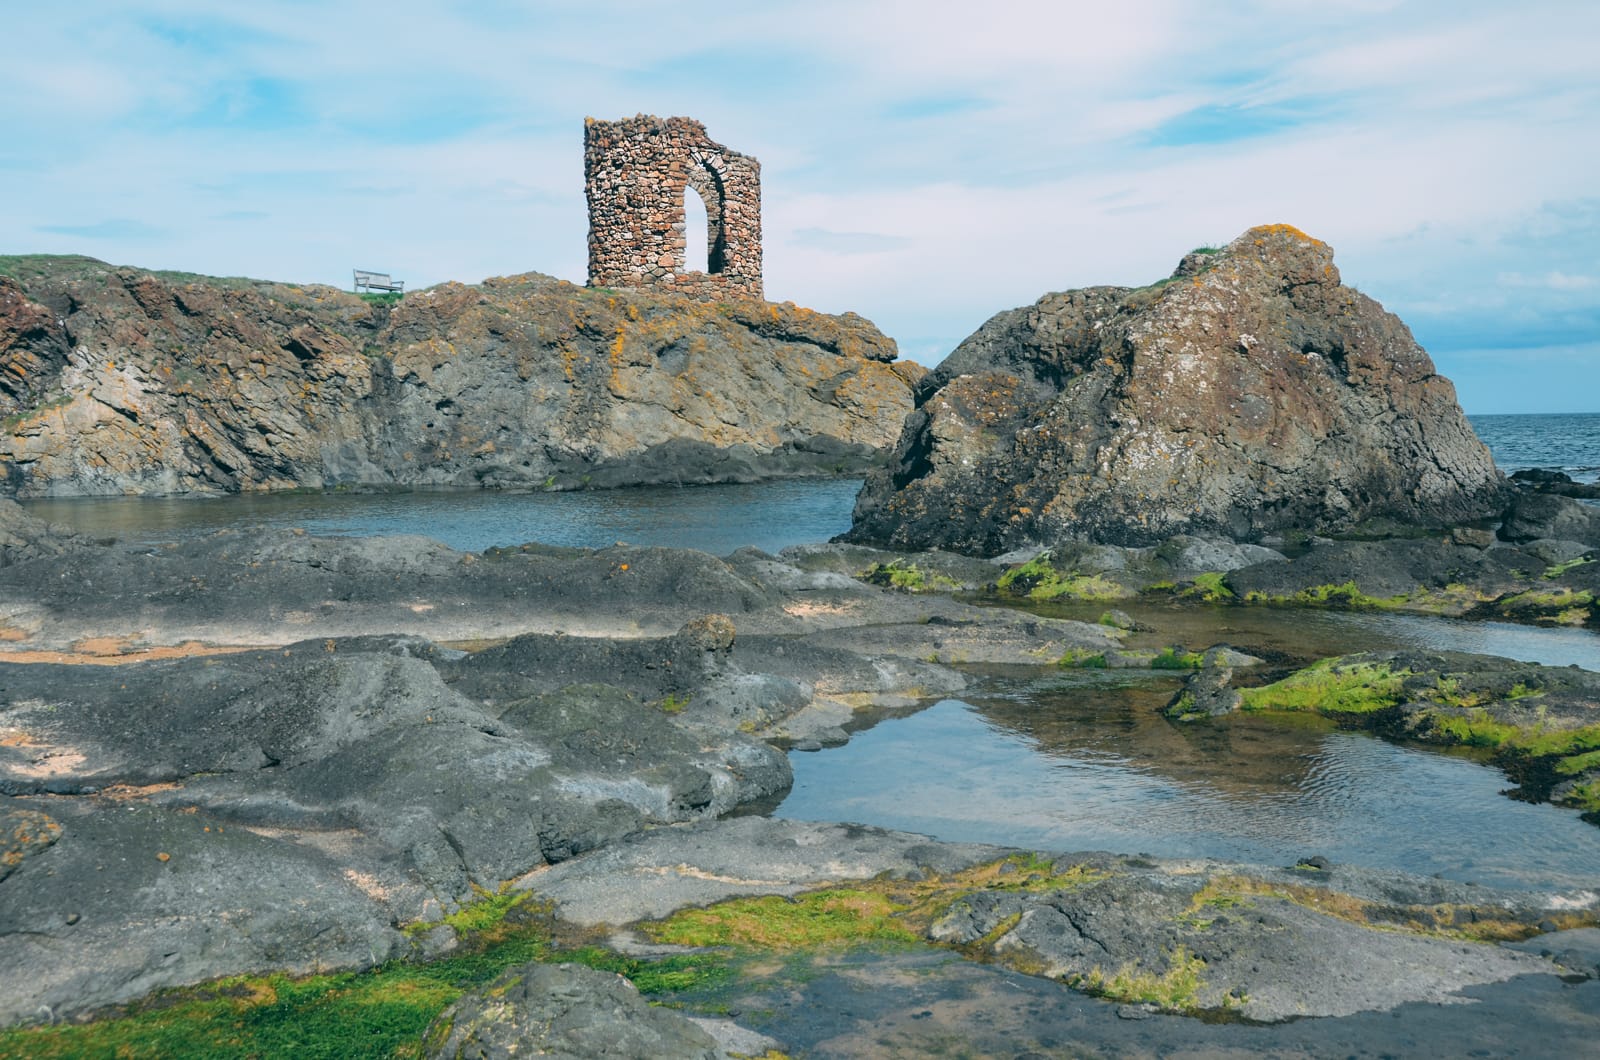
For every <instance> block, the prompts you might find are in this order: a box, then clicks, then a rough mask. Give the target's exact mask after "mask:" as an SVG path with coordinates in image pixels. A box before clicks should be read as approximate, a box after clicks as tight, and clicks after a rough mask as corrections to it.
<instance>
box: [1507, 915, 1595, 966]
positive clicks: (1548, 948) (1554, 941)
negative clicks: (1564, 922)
mask: <svg viewBox="0 0 1600 1060" xmlns="http://www.w3.org/2000/svg"><path fill="white" fill-rule="evenodd" d="M1552 927H1553V925H1552ZM1507 945H1509V946H1510V947H1511V948H1512V949H1514V950H1521V951H1522V952H1523V953H1536V954H1538V955H1540V956H1542V957H1549V958H1551V959H1553V960H1554V961H1555V962H1556V963H1557V964H1559V965H1561V966H1562V967H1563V968H1564V969H1566V970H1567V971H1569V972H1572V973H1573V974H1575V975H1582V976H1586V977H1588V978H1590V979H1600V928H1592V927H1588V928H1572V929H1569V930H1565V931H1562V930H1552V931H1549V932H1546V933H1544V934H1541V935H1536V936H1534V937H1533V938H1531V939H1524V940H1523V941H1521V942H1512V943H1507Z"/></svg>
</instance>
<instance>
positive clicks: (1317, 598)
mask: <svg viewBox="0 0 1600 1060" xmlns="http://www.w3.org/2000/svg"><path fill="white" fill-rule="evenodd" d="M1409 595H1410V594H1408V593H1401V594H1400V595H1398V596H1368V595H1367V594H1366V593H1363V592H1362V591H1361V587H1360V586H1358V585H1357V584H1356V583H1355V581H1354V580H1353V579H1352V580H1351V581H1347V582H1345V583H1344V584H1342V585H1313V586H1312V587H1310V588H1309V589H1302V590H1300V591H1299V592H1297V593H1295V594H1294V595H1293V596H1292V597H1290V599H1291V600H1292V601H1293V602H1295V603H1297V604H1310V605H1320V606H1325V607H1351V608H1362V609H1367V610H1391V609H1393V608H1395V607H1398V606H1399V605H1401V604H1403V603H1405V602H1406V601H1407V600H1408V599H1409Z"/></svg>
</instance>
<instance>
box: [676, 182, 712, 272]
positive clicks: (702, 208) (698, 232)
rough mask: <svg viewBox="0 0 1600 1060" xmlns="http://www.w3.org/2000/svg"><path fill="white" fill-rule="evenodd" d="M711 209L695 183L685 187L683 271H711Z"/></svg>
mask: <svg viewBox="0 0 1600 1060" xmlns="http://www.w3.org/2000/svg"><path fill="white" fill-rule="evenodd" d="M714 239H715V233H713V232H712V230H711V211H710V210H708V209H706V201H705V199H703V198H701V196H700V192H698V191H697V190H695V187H694V185H693V184H690V185H688V186H686V187H685V188H684V189H683V271H684V272H704V273H708V274H709V273H710V272H711V264H710V257H711V255H710V248H711V244H712V242H713V240H714Z"/></svg>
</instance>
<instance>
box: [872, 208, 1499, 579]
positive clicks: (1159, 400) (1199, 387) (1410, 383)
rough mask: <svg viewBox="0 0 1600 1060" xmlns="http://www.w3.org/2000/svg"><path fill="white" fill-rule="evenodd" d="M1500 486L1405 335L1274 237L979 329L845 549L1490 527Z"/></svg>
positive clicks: (934, 376) (925, 394) (1312, 256)
mask: <svg viewBox="0 0 1600 1060" xmlns="http://www.w3.org/2000/svg"><path fill="white" fill-rule="evenodd" d="M1506 488H1507V487H1506V484H1505V481H1504V479H1503V478H1502V476H1501V475H1500V473H1499V472H1498V471H1497V470H1496V469H1495V467H1494V464H1493V462H1492V460H1491V459H1490V455H1489V451H1488V449H1487V448H1485V447H1484V445H1483V444H1482V443H1481V442H1479V441H1478V439H1477V438H1476V436H1475V435H1474V434H1473V433H1472V429H1471V427H1470V426H1469V425H1468V423H1467V420H1466V418H1465V416H1463V415H1462V413H1461V410H1460V408H1459V407H1458V406H1457V405H1456V400H1455V390H1454V388H1453V387H1452V386H1451V384H1450V382H1449V381H1448V380H1446V379H1444V378H1443V377H1442V376H1439V375H1438V374H1436V373H1435V372H1434V367H1433V362H1432V361H1431V360H1429V358H1428V355H1427V354H1426V353H1425V352H1424V351H1423V350H1422V348H1421V347H1420V346H1418V345H1417V343H1416V341H1415V340H1414V339H1413V338H1412V336H1411V333H1410V331H1409V330H1407V328H1406V326H1405V325H1404V324H1403V323H1401V322H1400V320H1399V319H1398V318H1396V317H1395V316H1393V315H1392V314H1390V313H1387V312H1385V311H1384V310H1383V308H1382V307H1381V306H1380V305H1378V303H1377V302H1375V301H1373V300H1372V299H1370V298H1368V297H1366V296H1365V295H1363V294H1361V293H1360V292H1358V291H1356V290H1354V289H1353V288H1349V287H1345V286H1343V285H1342V284H1341V283H1340V280H1339V272H1338V270H1337V269H1336V268H1335V267H1334V265H1333V251H1332V248H1330V247H1329V246H1327V244H1325V243H1322V242H1319V241H1318V240H1315V239H1312V238H1311V237H1309V236H1307V235H1305V234H1304V233H1302V232H1300V231H1298V230H1297V229H1294V228H1291V227H1289V226H1287V225H1271V226H1267V227H1262V228H1254V229H1251V230H1250V231H1248V232H1246V233H1245V234H1244V235H1242V236H1240V237H1239V238H1238V239H1236V240H1234V241H1233V242H1232V243H1231V244H1229V245H1228V246H1227V247H1225V248H1223V249H1222V250H1220V251H1218V252H1216V253H1212V254H1200V253H1195V254H1190V255H1189V256H1188V257H1186V258H1184V260H1183V262H1182V264H1180V265H1179V267H1178V269H1177V271H1176V272H1175V273H1174V274H1173V276H1172V277H1171V278H1170V279H1169V280H1168V281H1165V282H1164V283H1162V284H1158V285H1155V286H1152V287H1146V288H1139V289H1136V290H1130V289H1128V288H1123V287H1094V288H1087V289H1084V290H1077V291H1066V292H1063V293H1059V294H1048V295H1045V296H1044V297H1043V298H1041V299H1040V300H1039V301H1038V302H1036V303H1035V304H1033V305H1031V306H1025V307H1022V308H1019V309H1013V310H1010V311H1008V312H1005V313H1001V314H999V315H998V316H996V317H994V318H993V319H991V320H990V321H989V322H988V323H986V324H985V325H984V326H983V327H982V328H980V329H979V330H978V331H977V332H976V333H975V334H974V335H972V336H971V337H970V338H968V339H967V340H966V341H965V342H963V343H962V344H961V345H960V346H959V347H958V348H957V349H956V351H955V352H954V353H952V354H951V355H950V357H949V358H947V359H946V360H945V362H944V363H943V364H941V365H940V366H939V367H938V368H937V369H935V370H934V371H933V372H931V373H930V374H929V375H928V376H927V377H926V378H925V379H924V380H923V381H922V382H921V384H919V386H918V398H917V408H916V411H915V412H914V413H913V414H912V415H911V416H910V417H909V418H908V420H907V421H906V426H905V429H904V431H903V433H902V434H901V437H900V443H899V447H898V450H897V452H896V456H895V460H894V462H893V464H892V465H891V467H890V469H889V470H887V471H880V472H874V473H873V474H872V475H871V477H869V479H868V482H867V485H866V486H865V488H864V489H863V490H862V493H861V496H860V498H859V499H858V501H857V504H856V513H855V525H854V528H853V529H852V530H851V532H850V534H849V535H848V539H849V540H852V541H858V542H863V543H888V544H893V545H897V546H914V547H942V548H949V549H955V550H958V551H964V552H974V553H983V554H993V553H997V552H1002V551H1005V550H1007V549H1010V548H1013V547H1017V546H1019V545H1022V544H1027V543H1035V542H1042V543H1051V542H1057V541H1062V540H1082V539H1088V540H1094V541H1100V542H1106V543H1112V544H1121V545H1146V544H1152V543H1155V542H1157V541H1159V540H1161V539H1163V538H1166V537H1170V536H1172V535H1174V534H1179V533H1186V534H1224V535H1227V536H1230V537H1233V538H1235V539H1254V538H1257V537H1259V536H1261V535H1262V534H1264V533H1267V532H1270V531H1273V530H1279V529H1287V528H1292V527H1301V528H1311V529H1318V530H1323V531H1331V530H1337V529H1342V528H1346V527H1349V526H1351V525H1353V524H1356V523H1359V522H1361V521H1364V520H1367V519H1372V518H1375V517H1388V518H1393V519H1399V520H1403V521H1406V522H1419V523H1426V524H1436V523H1449V522H1459V521H1463V520H1469V519H1474V518H1481V517H1486V516H1489V515H1491V514H1494V513H1495V512H1496V511H1497V510H1498V508H1499V507H1500V505H1501V504H1502V503H1503V501H1504V499H1505V495H1506V494H1505V491H1506Z"/></svg>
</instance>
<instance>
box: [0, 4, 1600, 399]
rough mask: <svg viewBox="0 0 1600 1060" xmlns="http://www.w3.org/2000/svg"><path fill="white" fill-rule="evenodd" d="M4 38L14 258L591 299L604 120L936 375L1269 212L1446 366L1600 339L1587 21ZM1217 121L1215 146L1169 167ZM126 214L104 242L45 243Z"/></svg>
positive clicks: (298, 18)
mask: <svg viewBox="0 0 1600 1060" xmlns="http://www.w3.org/2000/svg"><path fill="white" fill-rule="evenodd" d="M8 29H9V30H13V31H14V33H13V36H14V38H15V39H16V40H18V41H24V42H26V46H25V47H24V48H21V49H17V51H18V55H17V56H16V57H15V58H14V60H13V61H12V62H10V63H7V64H5V65H4V66H3V67H0V92H3V93H4V94H5V96H6V98H7V99H13V100H17V99H20V100H25V101H26V106H20V107H9V108H6V109H5V110H4V111H3V112H0V143H3V144H6V145H7V146H6V147H5V148H0V252H12V251H25V250H59V251H81V250H86V249H90V250H95V251H96V252H98V253H99V254H100V256H103V257H107V258H110V259H113V260H119V261H124V262H132V263H138V264H146V265H150V266H160V267H174V268H185V269H197V270H202V271H215V272H222V273H230V274H238V273H245V274H254V275H266V276H273V277H282V278H288V279H300V280H326V281H328V282H334V283H340V282H344V281H345V278H346V277H347V270H348V269H349V267H350V266H351V265H352V264H364V265H372V266H374V267H383V268H391V269H392V270H393V271H394V272H395V273H396V274H400V275H404V276H405V277H406V278H407V280H408V281H409V282H410V283H412V284H422V283H429V282H434V281H438V280H443V279H452V278H453V279H466V280H474V279H478V278H481V277H482V276H484V275H489V274H494V273H505V272H513V271H522V270H526V269H538V270H541V271H546V272H553V273H555V274H557V275H561V276H564V277H566V278H568V279H573V280H579V281H581V280H582V278H583V269H584V258H585V244H584V231H585V227H586V219H585V217H584V212H583V193H582V157H581V151H582V140H581V136H582V132H581V130H582V125H581V122H582V118H583V116H584V115H585V114H594V115H596V116H600V117H620V116H623V115H626V114H631V113H634V112H635V111H641V110H642V111H651V112H656V113H662V114H667V113H688V114H692V115H694V116H696V117H699V118H701V119H702V120H704V121H705V122H706V123H707V127H708V130H709V131H710V133H711V134H712V136H713V137H715V138H717V139H719V140H721V141H722V142H724V143H727V144H728V145H729V146H731V147H734V148H735V149H738V150H741V151H746V152H749V153H752V154H755V155H757V156H758V157H759V158H760V159H761V160H762V163H763V172H764V182H765V187H764V189H763V190H764V198H765V226H766V232H767V237H768V242H767V248H766V249H767V257H766V260H767V278H768V283H767V287H768V291H769V294H770V295H771V296H773V297H776V298H780V299H782V298H789V299H794V300H796V301H800V302H802V303H806V304H811V305H814V306H816V307H818V308H825V309H835V310H843V309H854V310H857V311H860V312H862V313H864V314H866V315H868V316H870V317H872V318H874V319H876V320H877V321H878V322H879V323H880V324H881V325H883V326H884V327H885V329H886V330H888V331H890V333H892V334H896V335H897V336H899V337H901V338H902V340H903V344H904V345H905V347H906V348H907V349H908V350H909V351H911V352H913V353H915V354H916V355H917V356H919V357H922V358H924V359H937V356H938V354H940V353H942V352H944V351H946V350H948V349H949V348H950V347H951V346H953V345H954V343H955V342H956V341H958V340H959V339H960V338H961V337H962V336H964V335H965V334H966V333H968V332H970V331H971V330H972V329H973V328H975V327H976V326H977V325H978V324H979V323H981V322H982V321H983V320H984V319H985V318H986V317H987V316H989V315H990V314H992V313H993V312H995V311H998V310H1000V309H1003V308H1008V307H1010V306H1012V305H1017V304H1021V303H1025V302H1029V301H1032V300H1033V299H1034V298H1035V297H1037V296H1038V295H1039V294H1041V293H1043V292H1044V291H1046V290H1052V289H1060V288H1062V287H1066V286H1074V285H1081V284H1088V283H1096V282H1117V283H1129V284H1132V283H1144V282H1149V281H1150V280H1153V279H1155V278H1157V277H1158V276H1161V275H1164V274H1165V273H1166V272H1167V271H1168V270H1169V269H1170V268H1171V267H1172V265H1173V264H1174V263H1175V262H1176V260H1177V258H1178V257H1179V256H1180V255H1181V254H1182V253H1183V252H1184V251H1185V250H1187V249H1188V248H1189V247H1191V246H1194V245H1197V244H1200V243H1214V242H1218V241H1221V240H1226V239H1229V238H1232V236H1234V235H1236V234H1238V232H1240V231H1242V230H1243V229H1244V228H1246V227H1248V226H1250V225H1253V224H1258V223H1263V222H1273V221H1286V222H1289V223H1293V224H1296V225H1298V226H1300V227H1302V228H1304V229H1306V230H1307V231H1309V232H1311V234H1313V235H1316V236H1318V237H1320V238H1323V239H1326V240H1327V241H1329V242H1330V243H1332V244H1333V245H1334V246H1335V248H1336V249H1337V250H1338V252H1339V262H1340V265H1341V268H1342V269H1343V271H1344V274H1345V276H1346V278H1347V279H1348V280H1350V281H1353V282H1355V283H1357V284H1358V285H1360V286H1361V287H1362V289H1363V290H1366V291H1367V292H1368V293H1371V294H1374V295H1376V296H1378V297H1380V298H1381V299H1383V300H1384V301H1385V302H1386V303H1390V304H1392V305H1393V306H1394V307H1397V308H1400V309H1401V310H1402V311H1403V312H1406V313H1408V314H1409V313H1411V312H1416V313H1418V314H1419V317H1418V321H1419V324H1420V326H1419V337H1422V338H1423V339H1424V341H1425V342H1431V341H1432V340H1431V339H1430V336H1429V335H1428V334H1426V333H1425V332H1426V330H1427V329H1430V328H1433V329H1437V330H1435V331H1434V334H1436V335H1440V336H1443V337H1444V338H1442V339H1441V341H1447V342H1451V343H1455V344H1456V345H1457V346H1460V345H1461V344H1462V343H1463V342H1464V341H1465V340H1464V339H1463V338H1462V337H1461V335H1460V334H1459V332H1460V329H1459V328H1457V329H1455V330H1454V331H1452V330H1450V328H1449V327H1447V325H1448V324H1449V321H1450V320H1451V319H1452V313H1454V314H1455V315H1458V316H1459V315H1460V314H1462V313H1465V314H1468V315H1471V314H1473V313H1475V312H1477V309H1475V307H1483V306H1501V307H1504V308H1512V307H1515V308H1517V309H1518V311H1519V312H1529V313H1531V312H1539V313H1543V314H1544V315H1545V317H1546V319H1547V321H1549V322H1553V323H1552V324H1551V326H1554V325H1555V324H1562V322H1567V323H1565V324H1562V326H1567V327H1569V328H1571V329H1581V328H1582V327H1584V326H1587V325H1588V322H1592V321H1593V320H1594V319H1595V318H1596V315H1597V314H1596V313H1595V307H1596V303H1597V297H1596V291H1597V288H1596V286H1595V284H1594V277H1596V276H1600V260H1596V251H1595V247H1596V245H1597V243H1596V239H1595V233H1596V232H1597V231H1600V228H1597V227H1596V225H1600V221H1597V222H1594V223H1593V224H1591V219H1589V218H1588V217H1587V215H1585V216H1584V217H1580V218H1578V219H1577V221H1578V222H1581V223H1575V221H1574V218H1572V217H1569V216H1566V215H1563V214H1561V213H1560V211H1559V210H1556V211H1554V212H1552V211H1551V210H1550V209H1547V207H1548V206H1549V205H1550V204H1560V203H1572V202H1577V201H1580V200H1583V199H1584V198H1585V197H1586V196H1592V195H1593V194H1594V190H1593V176H1594V174H1595V173H1596V172H1600V74H1597V73H1596V64H1595V63H1594V61H1593V54H1592V52H1593V44H1594V41H1595V40H1597V39H1600V7H1596V6H1595V5H1593V4H1592V3H1588V2H1576V0H1528V2H1526V3H1522V4H1519V5H1518V6H1517V8H1516V9H1515V10H1514V11H1508V10H1507V9H1506V8H1505V7H1504V5H1503V4H1500V3H1496V2H1491V0H1463V2H1461V3H1457V4H1452V5H1447V6H1446V5H1425V4H1418V3H1404V2H1398V0H1395V2H1388V0H1318V2H1310V0H1253V2H1244V3H1236V4H1229V5H1194V4H1187V3H1181V2H1179V0H1137V2H1131V3H1125V4H1122V5H1118V6H1116V7H1112V6H1109V5H1102V6H1100V7H1095V8H1084V7H1082V6H1080V5H1065V4H1060V3H1047V2H1042V0H1035V2H1020V0H997V2H994V3H989V4H985V5H982V6H981V7H980V8H974V7H973V6H972V5H971V4H969V3H954V2H951V0H933V2H920V3H919V2H912V0H892V2H872V3H863V2H860V0H819V2H816V3H795V2H786V3H766V4H758V5H755V4H753V5H734V6H732V7H729V6H728V5H726V4H719V5H712V4H707V3H703V2H693V0H691V2H684V3H680V4H675V5H661V4H654V3H644V2H610V3H595V4H589V5H582V6H579V5H571V6H566V5H562V6H553V5H528V6H521V5H494V6H492V7H479V6H464V5H451V4H444V3H426V2H411V0H397V2H393V3H389V4H387V5H385V7H384V8H383V15H382V17H374V16H373V14H372V12H371V9H367V8H353V7H344V6H341V5H331V6H330V5H322V4H310V3H300V2H288V0H260V2H257V3H254V4H249V5H236V6H233V7H228V8H218V7H216V6H215V5H214V4H210V3H202V2H201V0H152V2H149V3H144V4H140V5H137V7H136V9H134V8H130V6H129V5H123V4H115V3H108V2H104V0H102V2H99V3H95V2H89V0H85V2H80V3H75V4H70V5H34V6H32V7H30V8H27V9H24V10H19V11H18V12H15V13H12V14H11V15H10V16H8ZM44 57H48V59H46V58H44ZM230 113H231V116H232V117H231V121H230V120H228V115H229V114H230ZM1195 114H1211V115H1215V116H1219V120H1220V121H1221V122H1222V123H1223V126H1222V127H1221V128H1220V129H1218V130H1212V133H1213V134H1214V135H1211V136H1210V138H1211V140H1212V142H1204V141H1205V140H1206V139H1207V136H1206V135H1201V136H1198V137H1194V138H1192V139H1196V140H1197V141H1198V142H1192V143H1188V144H1187V145H1186V146H1159V144H1160V143H1161V142H1162V139H1161V137H1160V135H1159V133H1160V131H1161V130H1163V129H1169V128H1172V127H1173V125H1172V123H1175V122H1178V123H1181V122H1183V121H1185V120H1186V119H1187V117H1188V116H1193V115H1195ZM1263 116H1267V117H1272V118H1273V119H1274V120H1272V121H1267V122H1265V123H1264V124H1262V125H1260V126H1259V127H1257V128H1254V129H1247V128H1243V127H1241V128H1239V129H1235V130H1232V131H1233V133H1236V134H1237V135H1236V136H1230V134H1229V130H1228V129H1227V127H1226V122H1227V121H1229V120H1234V119H1238V120H1240V121H1241V122H1242V121H1247V120H1253V119H1256V118H1261V117H1263ZM1202 131H1204V130H1202ZM1179 142H1182V141H1181V140H1180V141H1179ZM108 219H118V220H119V221H120V229H119V228H118V227H117V226H111V227H105V228H102V229H99V231H101V232H102V233H103V234H104V238H99V239H96V241H95V243H94V245H93V247H90V246H88V245H87V244H85V243H84V242H83V241H82V240H81V239H78V238H74V237H73V236H71V235H68V234H66V233H65V232H64V231H57V232H53V233H52V232H43V231H41V228H45V227H54V228H56V229H58V230H64V229H69V228H89V227H92V226H96V225H101V224H102V223H103V222H106V221H107V220H108ZM118 231H120V233H121V236H120V238H117V237H115V234H116V233H117V232H118ZM1511 289H1514V290H1515V291H1517V292H1519V293H1518V298H1517V299H1512V298H1511V297H1510V295H1509V294H1508V291H1509V290H1511ZM1447 304H1448V305H1453V306H1456V307H1457V309H1456V310H1453V311H1452V310H1447V309H1446V305H1447ZM1529 307H1534V308H1529ZM1408 319H1409V317H1408ZM1473 319H1474V320H1475V321H1477V322H1478V323H1476V324H1475V325H1474V326H1483V327H1493V326H1494V321H1493V320H1491V319H1489V318H1488V317H1487V316H1484V315H1483V314H1482V313H1479V315H1478V316H1475V317H1473ZM1572 341H1573V342H1575V343H1576V342H1577V338H1576V332H1574V336H1573V337H1572ZM1579 344H1580V345H1581V343H1579ZM930 351H931V352H930ZM1518 370H1519V371H1521V370H1522V369H1521V368H1519V369H1518Z"/></svg>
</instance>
